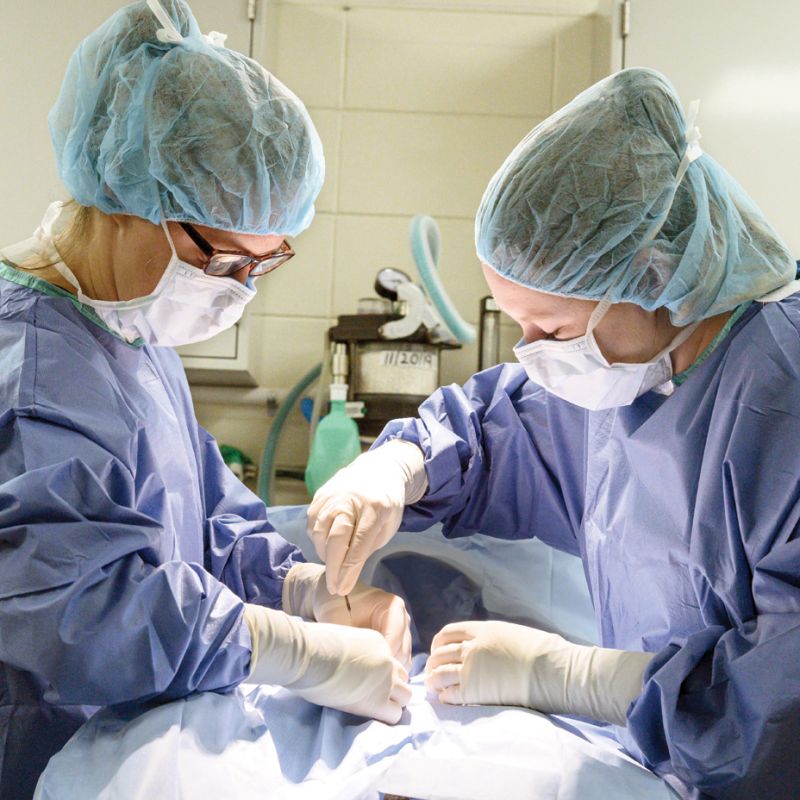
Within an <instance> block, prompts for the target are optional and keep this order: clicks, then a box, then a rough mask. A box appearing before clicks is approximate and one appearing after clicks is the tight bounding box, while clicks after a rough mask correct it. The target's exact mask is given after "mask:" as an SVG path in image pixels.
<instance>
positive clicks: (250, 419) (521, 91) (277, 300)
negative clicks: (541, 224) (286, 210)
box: [198, 0, 595, 501]
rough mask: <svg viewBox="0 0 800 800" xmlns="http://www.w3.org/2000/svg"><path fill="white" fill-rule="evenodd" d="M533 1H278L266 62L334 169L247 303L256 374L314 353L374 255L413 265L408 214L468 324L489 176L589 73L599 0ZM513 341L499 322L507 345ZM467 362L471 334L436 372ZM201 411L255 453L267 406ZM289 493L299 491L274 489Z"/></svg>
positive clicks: (285, 378)
mask: <svg viewBox="0 0 800 800" xmlns="http://www.w3.org/2000/svg"><path fill="white" fill-rule="evenodd" d="M437 6H438V7H437ZM516 6H517V7H520V6H521V4H519V3H517V4H516ZM459 7H461V8H459ZM529 7H530V8H531V9H533V10H532V11H531V12H530V13H523V12H519V11H516V12H508V11H504V10H497V11H492V10H491V3H484V4H482V5H481V7H480V8H479V9H475V10H469V8H468V7H466V8H465V7H464V4H460V3H456V2H441V3H438V4H437V3H426V4H424V5H423V6H422V7H420V5H419V3H416V4H415V3H411V2H393V3H389V2H385V3H383V4H377V3H375V2H351V3H349V4H348V6H347V7H344V6H343V5H340V4H333V3H331V2H327V0H320V2H313V0H303V1H298V0H295V1H294V2H280V3H275V4H274V5H273V7H272V12H271V13H272V22H271V25H272V29H271V30H270V31H269V32H268V33H267V34H265V37H264V42H267V43H268V45H267V46H269V47H270V50H269V52H267V54H266V56H265V57H264V59H263V60H264V61H265V63H266V65H267V66H268V67H269V68H270V69H271V70H273V71H274V72H275V74H276V75H277V76H278V77H279V78H280V79H281V80H282V81H284V82H285V83H286V84H287V85H288V86H290V87H291V88H292V90H293V91H294V92H296V93H297V95H298V96H299V97H301V98H302V99H303V100H304V102H305V103H306V105H307V106H308V108H309V111H310V113H311V116H312V117H313V119H314V121H315V123H316V125H317V127H318V129H319V132H320V136H321V138H322V141H323V144H324V146H325V153H326V160H327V178H326V182H325V187H324V189H323V191H322V194H321V196H320V198H319V202H318V205H317V209H318V213H317V217H316V219H315V221H314V223H313V225H312V227H311V228H310V229H309V230H308V231H307V232H306V233H304V234H302V235H301V236H300V237H298V238H297V239H296V241H295V244H296V248H297V251H298V256H297V257H296V258H295V259H294V260H293V261H292V262H291V264H290V265H289V266H287V267H286V268H284V269H281V270H278V271H277V272H276V273H275V274H274V275H271V276H269V277H268V278H266V279H264V280H263V281H262V282H261V284H260V286H259V294H258V297H257V299H256V300H254V301H253V304H252V307H251V310H250V312H249V313H250V314H251V321H252V324H251V330H252V336H253V337H254V342H253V346H254V349H255V351H256V356H257V359H258V369H257V377H258V379H259V382H260V383H261V384H262V385H264V386H269V387H283V388H288V387H289V386H290V385H292V384H293V383H294V382H295V381H296V380H297V379H298V378H299V377H300V376H301V375H302V374H303V373H304V372H305V371H306V370H307V369H308V368H309V367H310V366H311V365H312V364H313V362H314V361H315V360H318V359H319V357H320V355H321V352H322V346H323V336H324V332H325V329H326V328H327V327H328V325H329V324H330V323H331V321H332V320H333V319H334V318H335V316H336V315H337V314H341V313H348V312H353V311H354V310H355V306H356V302H357V300H358V298H359V297H361V296H364V295H369V294H371V293H372V283H373V280H374V276H375V273H376V271H377V270H378V269H379V268H381V267H386V266H394V267H398V268H400V269H403V270H405V271H407V272H409V273H411V274H415V268H414V265H413V262H412V260H411V256H410V253H409V249H408V239H407V236H408V225H409V222H410V219H411V217H412V216H413V215H414V214H416V213H420V212H423V213H428V214H431V215H433V216H434V217H435V218H436V219H437V220H438V222H439V224H440V227H441V232H442V259H441V265H440V269H441V272H442V277H443V281H444V283H445V285H446V287H447V289H448V291H449V292H450V293H451V296H452V298H453V300H454V302H455V303H456V305H457V306H458V308H459V309H460V311H461V313H462V315H463V316H464V317H465V318H466V319H468V320H469V321H471V322H477V318H478V305H479V300H480V298H481V297H482V296H484V295H485V294H486V293H487V290H486V286H485V284H484V282H483V277H482V275H481V272H480V268H479V266H478V263H477V260H476V258H475V254H474V245H473V238H472V226H473V217H474V213H475V210H476V208H477V206H478V203H479V201H480V197H481V194H482V192H483V189H484V187H485V186H486V183H487V182H488V180H489V178H490V177H491V176H492V174H493V173H494V172H495V170H496V169H497V168H498V166H499V165H500V164H501V163H502V161H503V159H504V157H505V156H506V155H507V153H508V152H509V151H510V150H511V149H512V148H513V147H514V145H515V144H516V143H517V142H518V141H519V139H520V138H521V137H522V136H523V135H524V134H525V133H526V132H527V131H528V130H529V129H530V128H531V127H532V126H533V125H535V124H536V123H537V122H538V121H540V120H541V119H542V118H544V117H545V116H547V115H548V114H549V113H551V112H552V111H553V110H555V109H556V108H557V107H559V106H560V105H562V104H563V103H564V102H566V101H567V100H569V99H570V98H571V97H572V96H574V95H575V94H576V93H577V92H579V91H580V90H582V89H584V88H585V87H587V86H588V85H589V84H590V83H592V81H593V75H592V65H593V47H594V41H593V38H594V37H593V31H594V30H595V26H594V20H593V17H592V16H591V11H592V9H593V5H592V4H591V3H589V2H576V1H575V0H571V2H563V3H561V4H557V3H550V4H549V5H543V4H542V3H541V2H539V3H530V5H529ZM487 9H488V10H487ZM559 9H564V10H565V13H554V12H556V11H558V10H559ZM516 339H517V332H516V330H515V329H514V327H513V326H512V325H510V324H506V325H504V327H503V348H504V357H505V358H506V359H510V358H511V352H510V349H511V346H512V345H513V343H514V342H515V340H516ZM476 364H477V353H476V348H475V346H470V347H465V348H464V349H463V350H461V351H458V352H454V353H447V354H445V356H444V364H443V376H442V377H443V381H444V382H445V383H449V382H451V381H459V382H461V381H464V380H465V379H466V378H467V377H469V375H470V374H471V373H472V372H473V371H474V369H475V367H476ZM198 416H199V417H200V419H201V422H203V423H204V424H205V425H206V426H207V427H209V428H210V429H211V430H212V432H213V433H214V434H215V435H217V436H218V438H220V440H222V441H226V442H228V443H230V444H234V445H237V446H240V447H242V448H243V449H245V450H246V452H248V453H250V454H251V455H252V456H253V457H257V456H258V455H259V453H260V448H261V446H262V444H263V441H264V436H265V435H266V432H267V429H268V425H269V421H268V419H267V418H266V415H265V414H264V413H263V412H262V411H261V410H260V409H242V408H240V409H238V410H232V411H231V410H228V409H225V408H222V407H215V406H199V407H198ZM305 433H306V428H305V423H304V422H302V420H301V419H300V418H299V415H298V414H294V415H293V417H292V420H291V424H290V425H289V427H288V428H287V431H286V434H285V435H284V437H283V442H282V446H281V448H280V451H279V459H278V461H279V463H280V464H282V465H299V464H302V463H303V462H304V460H305V456H306V439H307V437H306V435H305ZM297 488H299V486H298V487H297ZM293 499H296V500H303V495H302V493H300V494H295V495H294V496H291V495H290V494H288V493H285V492H282V493H281V494H279V496H278V500H280V501H288V500H293Z"/></svg>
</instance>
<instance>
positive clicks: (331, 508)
mask: <svg viewBox="0 0 800 800" xmlns="http://www.w3.org/2000/svg"><path fill="white" fill-rule="evenodd" d="M330 499H331V498H330V497H328V496H322V495H321V494H320V492H319V491H318V492H317V493H316V494H315V495H314V500H312V502H311V505H310V506H309V507H308V515H307V522H306V532H307V533H308V536H309V538H310V539H311V541H312V542H313V544H314V549H315V550H316V551H317V555H318V556H319V557H320V558H321V559H322V560H323V561H324V560H325V553H326V550H327V545H328V535H329V534H330V529H331V524H332V523H333V521H334V519H336V517H337V515H338V514H339V513H340V512H341V511H342V510H343V509H342V506H341V504H333V503H329V502H328V501H329V500H330Z"/></svg>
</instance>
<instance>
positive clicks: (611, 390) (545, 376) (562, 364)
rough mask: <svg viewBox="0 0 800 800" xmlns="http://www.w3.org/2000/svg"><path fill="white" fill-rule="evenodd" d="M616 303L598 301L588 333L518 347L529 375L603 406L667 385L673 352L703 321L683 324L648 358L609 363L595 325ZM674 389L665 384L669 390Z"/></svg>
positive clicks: (564, 395)
mask: <svg viewBox="0 0 800 800" xmlns="http://www.w3.org/2000/svg"><path fill="white" fill-rule="evenodd" d="M609 308H611V303H609V302H608V301H607V300H604V301H603V302H601V303H599V304H598V306H597V308H595V310H594V311H593V312H592V316H591V317H590V318H589V324H588V326H587V328H586V333H585V334H584V335H583V336H580V337H578V338H577V339H569V340H567V341H563V342H561V341H556V340H553V339H540V340H538V341H535V342H531V343H530V344H524V343H523V342H521V343H520V344H518V345H517V346H516V347H515V348H514V355H516V357H517V359H518V360H519V362H520V364H522V366H523V367H525V372H526V373H527V375H528V377H529V378H530V379H531V380H532V381H533V382H534V383H538V384H539V385H540V386H542V387H544V388H545V389H547V391H548V392H551V393H552V394H554V395H556V397H560V398H561V399H562V400H566V401H567V402H569V403H573V404H574V405H576V406H581V407H582V408H587V409H589V410H590V411H598V410H600V409H604V408H615V407H617V406H628V405H630V404H631V403H632V402H633V401H634V400H635V399H636V398H637V397H639V395H642V394H644V393H645V392H649V391H650V390H651V389H654V388H656V387H662V386H663V385H664V384H666V383H667V382H668V381H669V380H670V379H671V378H672V360H671V359H670V356H669V354H670V353H671V352H672V351H673V350H674V349H675V348H676V347H678V346H679V345H680V344H682V343H683V342H685V341H686V339H687V338H688V337H689V336H691V334H692V333H693V332H694V330H695V328H697V326H698V325H699V323H694V324H693V325H689V326H687V327H686V328H684V329H683V330H682V331H681V332H680V333H679V334H678V336H676V337H675V339H673V340H672V342H670V344H669V345H667V347H665V348H664V349H663V350H662V351H661V352H660V353H658V355H656V356H655V357H654V358H653V359H651V360H650V361H646V362H645V363H643V364H624V363H613V364H610V363H609V362H608V361H607V360H606V358H605V356H604V355H603V353H602V352H601V351H600V348H599V346H598V344H597V340H596V339H595V337H594V329H595V328H596V327H597V325H598V324H599V322H600V320H601V319H602V318H603V317H604V316H605V315H606V314H607V313H608V310H609ZM670 389H671V384H669V389H666V390H665V393H666V392H668V391H669V390H670Z"/></svg>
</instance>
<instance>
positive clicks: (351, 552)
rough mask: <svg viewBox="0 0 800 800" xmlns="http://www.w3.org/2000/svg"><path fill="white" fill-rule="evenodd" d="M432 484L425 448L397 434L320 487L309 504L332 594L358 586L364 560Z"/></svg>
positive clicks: (310, 524)
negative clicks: (427, 469)
mask: <svg viewBox="0 0 800 800" xmlns="http://www.w3.org/2000/svg"><path fill="white" fill-rule="evenodd" d="M427 488H428V479H427V476H426V474H425V459H424V456H423V455H422V451H421V450H420V449H419V448H418V447H417V446H416V445H414V444H411V443H410V442H404V441H402V440H400V439H392V440H391V441H389V442H386V444H384V445H381V446H380V447H378V448H376V449H375V450H370V451H369V452H367V453H362V454H361V455H360V456H359V457H358V458H357V459H356V460H355V461H353V463H352V464H348V465H347V466H346V467H344V468H343V469H340V470H339V471H338V472H337V473H336V474H335V475H334V476H333V477H332V478H331V479H330V480H329V481H328V482H327V483H326V484H325V485H324V486H321V487H320V488H319V489H318V490H317V492H316V494H315V495H314V499H313V500H312V501H311V505H310V506H309V507H308V535H309V536H310V537H311V541H312V542H314V547H315V548H316V550H317V553H318V555H319V557H320V558H321V559H322V560H323V561H324V562H325V564H326V566H327V571H326V573H325V580H326V582H327V585H328V591H329V592H330V593H331V594H338V595H344V594H349V593H350V592H352V591H353V587H354V586H355V585H356V581H357V580H358V576H359V575H360V574H361V570H362V568H363V567H364V562H365V561H366V560H367V559H368V558H369V557H370V556H371V555H372V554H373V553H374V552H375V551H376V550H378V549H379V548H381V547H383V545H385V544H386V543H387V542H388V541H389V540H390V539H391V538H392V536H394V535H395V533H397V529H398V528H399V527H400V520H401V519H402V516H403V507H404V506H406V505H409V504H410V503H416V502H417V500H419V499H420V498H421V497H422V496H423V495H424V494H425V491H426V490H427Z"/></svg>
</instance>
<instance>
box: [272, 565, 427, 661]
mask: <svg viewBox="0 0 800 800" xmlns="http://www.w3.org/2000/svg"><path fill="white" fill-rule="evenodd" d="M347 600H348V602H349V603H350V611H348V610H347V606H346V605H345V601H344V598H343V597H340V596H339V595H335V594H331V593H330V592H329V591H328V589H327V587H326V585H325V567H323V566H321V565H319V564H295V565H294V566H293V567H292V568H291V569H290V570H289V572H288V573H287V575H286V579H285V580H284V582H283V610H284V611H285V612H286V613H287V614H295V615H297V616H299V617H303V618H304V619H311V620H315V621H316V622H330V623H333V624H334V625H351V626H353V627H356V628H372V630H375V631H378V633H380V634H381V635H382V636H383V637H384V638H385V639H386V641H387V642H388V643H389V647H390V648H391V651H392V655H393V656H394V657H395V658H396V659H397V660H398V661H399V662H400V663H401V664H402V665H403V666H404V667H405V668H406V669H408V668H409V667H410V666H411V629H410V622H411V618H410V617H409V616H408V612H407V611H406V604H405V603H404V602H403V599H402V598H401V597H398V596H397V595H395V594H390V593H389V592H384V591H383V590H382V589H376V588H374V587H373V586H367V585H366V584H365V583H361V582H359V583H357V584H356V585H355V586H354V587H353V591H352V592H350V594H349V595H348V596H347Z"/></svg>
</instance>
